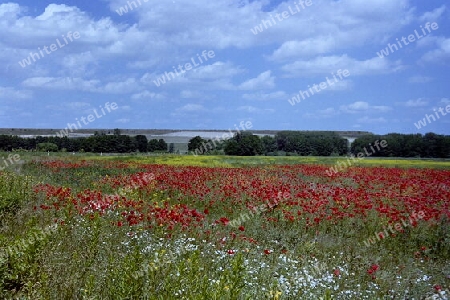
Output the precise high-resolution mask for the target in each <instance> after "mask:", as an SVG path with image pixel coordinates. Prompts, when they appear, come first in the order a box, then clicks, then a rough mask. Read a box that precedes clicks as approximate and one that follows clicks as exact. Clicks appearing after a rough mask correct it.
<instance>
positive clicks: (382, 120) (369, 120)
mask: <svg viewBox="0 0 450 300" xmlns="http://www.w3.org/2000/svg"><path fill="white" fill-rule="evenodd" d="M357 122H358V123H364V124H377V123H387V120H386V119H385V118H383V117H379V118H369V117H368V116H365V117H362V118H359V119H357Z"/></svg>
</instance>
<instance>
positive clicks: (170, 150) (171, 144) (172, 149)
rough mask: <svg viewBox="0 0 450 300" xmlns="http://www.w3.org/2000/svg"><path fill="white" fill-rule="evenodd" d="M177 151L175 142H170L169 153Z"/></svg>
mask: <svg viewBox="0 0 450 300" xmlns="http://www.w3.org/2000/svg"><path fill="white" fill-rule="evenodd" d="M174 152H175V145H174V143H170V144H169V153H174Z"/></svg>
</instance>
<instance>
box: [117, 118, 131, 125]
mask: <svg viewBox="0 0 450 300" xmlns="http://www.w3.org/2000/svg"><path fill="white" fill-rule="evenodd" d="M130 121H131V120H130V119H127V118H122V119H117V120H116V123H121V124H127V123H130Z"/></svg>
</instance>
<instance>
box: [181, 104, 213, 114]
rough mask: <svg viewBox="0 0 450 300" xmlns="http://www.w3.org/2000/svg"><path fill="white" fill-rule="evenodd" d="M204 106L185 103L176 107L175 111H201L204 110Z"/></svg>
mask: <svg viewBox="0 0 450 300" xmlns="http://www.w3.org/2000/svg"><path fill="white" fill-rule="evenodd" d="M205 110H206V109H205V107H203V105H200V104H192V103H190V104H186V105H184V106H183V107H180V108H178V109H177V110H176V111H177V112H202V111H205Z"/></svg>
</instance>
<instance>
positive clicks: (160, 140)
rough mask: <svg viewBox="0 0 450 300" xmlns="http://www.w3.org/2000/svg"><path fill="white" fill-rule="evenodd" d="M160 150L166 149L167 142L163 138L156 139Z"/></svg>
mask: <svg viewBox="0 0 450 300" xmlns="http://www.w3.org/2000/svg"><path fill="white" fill-rule="evenodd" d="M157 150H160V151H167V143H166V141H164V140H163V139H159V140H158V149H157Z"/></svg>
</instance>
